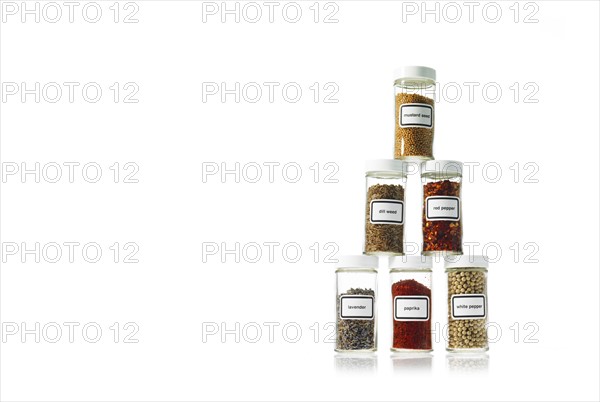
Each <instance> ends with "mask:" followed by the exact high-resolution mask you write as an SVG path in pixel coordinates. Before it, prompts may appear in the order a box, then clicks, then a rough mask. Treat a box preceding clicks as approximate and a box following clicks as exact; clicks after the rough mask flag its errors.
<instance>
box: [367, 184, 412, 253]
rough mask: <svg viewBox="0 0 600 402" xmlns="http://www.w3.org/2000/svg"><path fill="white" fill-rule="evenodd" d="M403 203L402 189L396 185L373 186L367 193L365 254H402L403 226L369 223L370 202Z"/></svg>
mask: <svg viewBox="0 0 600 402" xmlns="http://www.w3.org/2000/svg"><path fill="white" fill-rule="evenodd" d="M384 199H385V200H397V201H404V187H402V186H401V185H398V184H375V185H373V186H371V187H369V189H368V191H367V206H366V215H365V253H367V254H370V253H392V254H403V253H404V225H402V224H378V223H371V201H373V200H384Z"/></svg>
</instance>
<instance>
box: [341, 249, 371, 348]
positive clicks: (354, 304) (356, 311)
mask: <svg viewBox="0 0 600 402" xmlns="http://www.w3.org/2000/svg"><path fill="white" fill-rule="evenodd" d="M377 266H378V258H377V257H372V256H367V255H350V256H342V257H339V263H338V268H337V270H336V271H335V272H336V345H335V350H336V351H337V352H374V351H376V350H377Z"/></svg>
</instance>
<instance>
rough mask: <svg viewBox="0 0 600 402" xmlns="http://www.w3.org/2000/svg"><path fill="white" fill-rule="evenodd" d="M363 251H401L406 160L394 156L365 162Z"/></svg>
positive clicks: (381, 253) (389, 253) (395, 253)
mask: <svg viewBox="0 0 600 402" xmlns="http://www.w3.org/2000/svg"><path fill="white" fill-rule="evenodd" d="M366 182H367V197H366V198H367V203H366V207H365V244H364V250H363V251H364V252H365V254H369V255H402V254H404V215H405V212H404V209H405V208H404V190H405V187H406V171H405V164H404V163H403V162H402V161H399V160H395V159H378V160H372V161H368V162H367V173H366Z"/></svg>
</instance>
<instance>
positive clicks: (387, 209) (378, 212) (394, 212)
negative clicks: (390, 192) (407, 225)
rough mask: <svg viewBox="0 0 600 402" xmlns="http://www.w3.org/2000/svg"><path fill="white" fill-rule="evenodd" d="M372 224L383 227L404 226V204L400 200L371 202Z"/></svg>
mask: <svg viewBox="0 0 600 402" xmlns="http://www.w3.org/2000/svg"><path fill="white" fill-rule="evenodd" d="M371 223H376V224H383V225H402V224H404V202H403V201H398V200H373V201H371Z"/></svg>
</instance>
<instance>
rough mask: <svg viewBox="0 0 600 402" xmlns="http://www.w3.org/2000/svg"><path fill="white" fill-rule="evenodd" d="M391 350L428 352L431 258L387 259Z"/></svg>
mask: <svg viewBox="0 0 600 402" xmlns="http://www.w3.org/2000/svg"><path fill="white" fill-rule="evenodd" d="M389 267H390V279H391V282H392V285H391V289H392V347H391V350H392V352H430V351H432V350H433V347H432V343H431V267H432V263H431V257H426V256H402V257H393V258H391V259H390V265H389Z"/></svg>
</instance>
